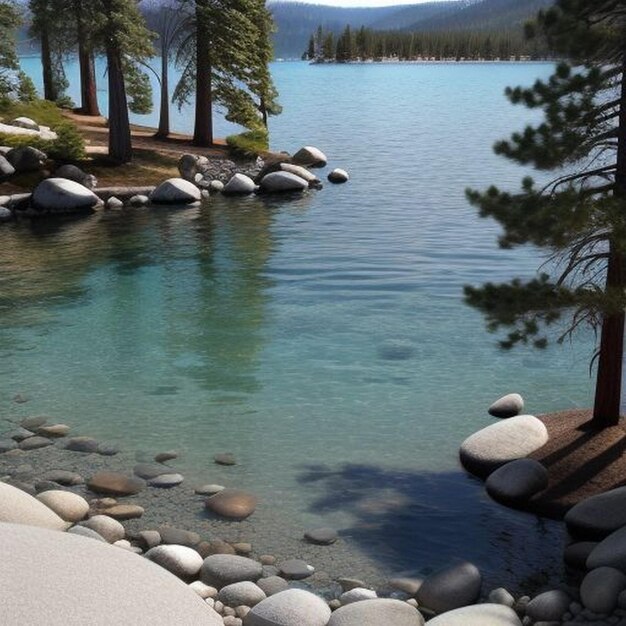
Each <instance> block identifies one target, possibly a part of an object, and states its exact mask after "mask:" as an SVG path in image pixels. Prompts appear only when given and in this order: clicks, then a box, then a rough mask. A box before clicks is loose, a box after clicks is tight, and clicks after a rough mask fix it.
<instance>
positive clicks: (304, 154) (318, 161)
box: [292, 146, 328, 167]
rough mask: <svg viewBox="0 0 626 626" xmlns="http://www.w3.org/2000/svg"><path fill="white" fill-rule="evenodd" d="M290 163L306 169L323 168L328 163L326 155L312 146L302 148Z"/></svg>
mask: <svg viewBox="0 0 626 626" xmlns="http://www.w3.org/2000/svg"><path fill="white" fill-rule="evenodd" d="M292 161H293V162H294V163H295V164H296V165H304V166H306V167H325V166H326V163H328V159H327V158H326V155H325V154H324V153H323V152H322V151H321V150H320V149H319V148H316V147H314V146H304V147H303V148H300V150H298V152H296V153H295V154H294V155H293V158H292Z"/></svg>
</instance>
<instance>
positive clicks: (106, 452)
mask: <svg viewBox="0 0 626 626" xmlns="http://www.w3.org/2000/svg"><path fill="white" fill-rule="evenodd" d="M119 451H120V449H119V448H118V446H116V445H114V444H112V443H99V444H98V447H97V448H96V452H97V453H98V454H100V455H102V456H115V455H116V454H117V453H118V452H119Z"/></svg>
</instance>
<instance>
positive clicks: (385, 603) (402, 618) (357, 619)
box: [328, 598, 486, 626]
mask: <svg viewBox="0 0 626 626" xmlns="http://www.w3.org/2000/svg"><path fill="white" fill-rule="evenodd" d="M383 624H385V625H387V624H389V626H391V625H392V624H393V626H423V624H424V618H423V617H422V615H421V614H420V613H419V611H417V609H415V608H414V607H412V606H411V605H410V604H407V603H406V602H401V601H400V600H392V599H388V598H384V599H382V598H379V599H377V600H363V601H361V602H354V603H352V604H348V605H346V606H342V607H341V608H339V609H337V610H336V611H335V612H334V613H333V614H332V617H331V618H330V621H329V622H328V626H382V625H383ZM483 626H486V624H483Z"/></svg>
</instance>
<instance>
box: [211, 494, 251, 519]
mask: <svg viewBox="0 0 626 626" xmlns="http://www.w3.org/2000/svg"><path fill="white" fill-rule="evenodd" d="M257 503H258V498H257V497H256V496H255V495H254V494H251V493H248V492H247V491H241V490H240V489H223V490H222V491H220V492H219V493H216V494H215V495H214V496H211V497H210V498H208V500H207V501H206V507H207V509H209V510H210V511H213V512H214V513H217V514H218V515H221V516H222V517H229V518H231V519H245V518H246V517H249V516H250V515H252V513H254V511H255V509H256V505H257Z"/></svg>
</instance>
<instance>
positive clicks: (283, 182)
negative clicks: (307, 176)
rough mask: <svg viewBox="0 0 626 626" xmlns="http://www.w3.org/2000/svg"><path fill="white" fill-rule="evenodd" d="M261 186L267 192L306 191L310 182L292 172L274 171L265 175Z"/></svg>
mask: <svg viewBox="0 0 626 626" xmlns="http://www.w3.org/2000/svg"><path fill="white" fill-rule="evenodd" d="M260 187H261V189H262V190H263V191H267V192H278V191H304V190H305V189H308V187H309V183H308V182H307V181H306V180H304V179H303V178H300V177H299V176H296V174H292V173H291V172H272V173H271V174H266V175H265V176H264V177H263V179H262V180H261V183H260Z"/></svg>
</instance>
